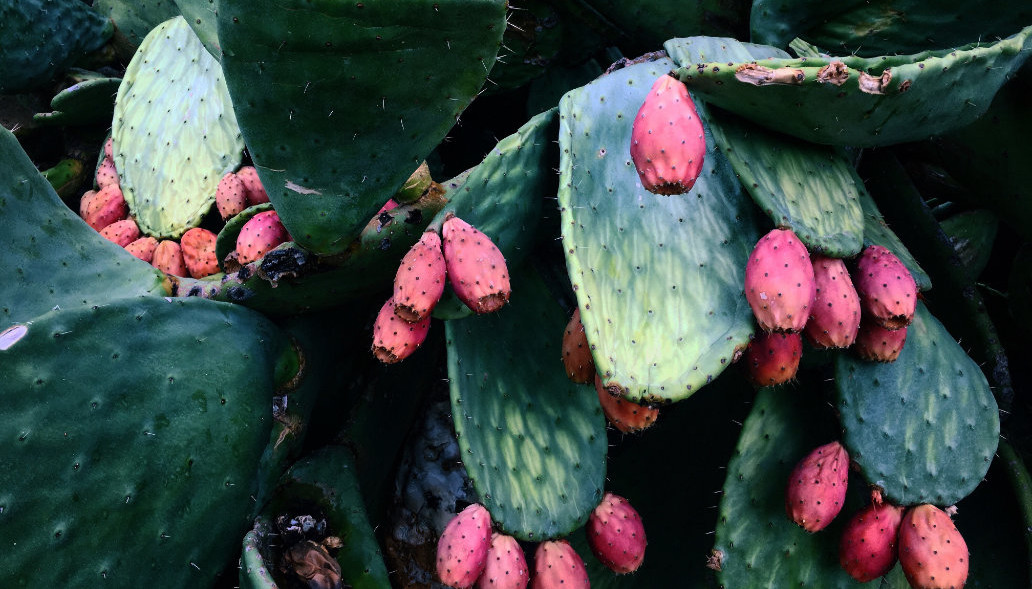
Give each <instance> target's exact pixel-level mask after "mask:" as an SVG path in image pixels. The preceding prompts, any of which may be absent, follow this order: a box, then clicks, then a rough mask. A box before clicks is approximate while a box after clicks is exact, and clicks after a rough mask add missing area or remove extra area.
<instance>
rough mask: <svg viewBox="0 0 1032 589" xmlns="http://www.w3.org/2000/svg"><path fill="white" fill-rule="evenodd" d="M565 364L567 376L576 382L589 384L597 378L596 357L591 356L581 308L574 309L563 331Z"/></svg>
mask: <svg viewBox="0 0 1032 589" xmlns="http://www.w3.org/2000/svg"><path fill="white" fill-rule="evenodd" d="M563 366H564V367H565V368H566V376H568V377H570V380H572V381H573V382H576V383H581V384H587V383H589V382H591V381H592V380H593V379H594V378H595V359H594V358H592V356H591V346H589V345H588V335H587V334H586V333H585V332H584V324H583V323H581V320H580V308H579V307H578V308H576V309H574V310H573V315H572V316H571V317H570V322H569V323H567V324H566V331H565V332H563Z"/></svg>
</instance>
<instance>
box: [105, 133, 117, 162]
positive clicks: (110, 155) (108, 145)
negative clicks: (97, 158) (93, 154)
mask: <svg viewBox="0 0 1032 589" xmlns="http://www.w3.org/2000/svg"><path fill="white" fill-rule="evenodd" d="M104 157H105V158H107V159H109V160H113V159H115V140H114V138H112V137H108V138H107V141H105V142H104Z"/></svg>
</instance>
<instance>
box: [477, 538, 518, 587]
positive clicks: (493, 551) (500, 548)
mask: <svg viewBox="0 0 1032 589" xmlns="http://www.w3.org/2000/svg"><path fill="white" fill-rule="evenodd" d="M528 584H530V570H529V569H528V568H527V557H526V556H524V554H523V548H521V547H520V543H519V542H518V541H516V538H513V537H512V536H508V535H506V534H499V533H494V534H492V535H491V547H490V548H488V549H487V565H486V566H485V567H484V573H483V574H482V575H480V578H479V579H477V589H527V585H528Z"/></svg>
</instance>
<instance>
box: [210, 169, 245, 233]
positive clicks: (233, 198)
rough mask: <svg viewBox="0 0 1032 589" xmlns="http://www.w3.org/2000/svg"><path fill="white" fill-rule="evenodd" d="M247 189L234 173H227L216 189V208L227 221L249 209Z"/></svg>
mask: <svg viewBox="0 0 1032 589" xmlns="http://www.w3.org/2000/svg"><path fill="white" fill-rule="evenodd" d="M246 191H247V189H246V188H244V182H243V180H241V179H240V177H239V176H237V175H236V173H234V172H226V175H225V176H223V177H222V180H219V185H218V188H216V189H215V208H216V209H218V211H219V215H220V216H221V217H222V220H223V221H225V220H226V219H229V218H230V217H232V216H233V215H236V214H237V213H239V212H240V211H242V210H244V209H246V208H247V193H246Z"/></svg>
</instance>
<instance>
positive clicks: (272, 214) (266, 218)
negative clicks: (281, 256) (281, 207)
mask: <svg viewBox="0 0 1032 589" xmlns="http://www.w3.org/2000/svg"><path fill="white" fill-rule="evenodd" d="M286 241H290V235H289V234H288V233H287V228H286V227H284V226H283V223H281V222H280V218H279V215H278V214H277V213H276V211H265V212H262V213H258V214H257V215H255V216H253V217H251V218H250V219H249V220H248V221H247V223H244V226H243V227H241V228H240V233H239V234H238V235H237V242H236V253H237V261H238V262H240V263H241V264H247V263H249V262H253V261H255V260H257V259H259V258H261V257H262V256H264V255H265V254H267V253H269V250H271V249H272V248H274V247H276V246H277V245H279V244H281V243H284V242H286Z"/></svg>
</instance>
